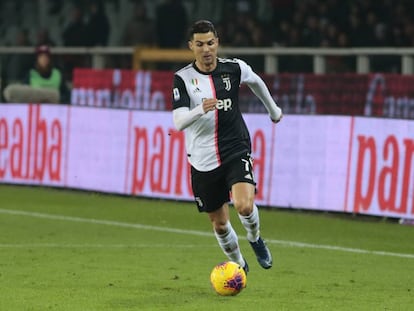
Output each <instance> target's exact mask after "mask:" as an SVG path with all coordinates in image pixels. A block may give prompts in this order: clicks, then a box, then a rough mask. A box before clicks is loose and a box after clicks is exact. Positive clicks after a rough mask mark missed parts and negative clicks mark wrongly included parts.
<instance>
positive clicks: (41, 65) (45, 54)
mask: <svg viewBox="0 0 414 311" xmlns="http://www.w3.org/2000/svg"><path fill="white" fill-rule="evenodd" d="M25 82H26V83H27V85H29V86H31V87H32V88H35V89H49V90H55V91H57V92H58V94H59V98H60V102H63V103H67V102H68V97H69V91H68V89H67V86H66V83H65V80H64V77H63V75H62V72H61V71H60V69H58V68H57V67H55V66H54V64H53V60H52V55H51V53H50V49H49V47H48V46H47V45H40V46H38V47H37V48H36V60H35V64H34V66H33V68H32V69H30V70H29V73H28V75H27V77H26V81H25Z"/></svg>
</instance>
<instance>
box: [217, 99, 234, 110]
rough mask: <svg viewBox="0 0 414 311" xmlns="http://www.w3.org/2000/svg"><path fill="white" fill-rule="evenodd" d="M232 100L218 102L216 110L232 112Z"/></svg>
mask: <svg viewBox="0 0 414 311" xmlns="http://www.w3.org/2000/svg"><path fill="white" fill-rule="evenodd" d="M231 104H232V102H231V98H225V99H219V100H217V104H216V108H217V109H223V110H224V111H227V110H231Z"/></svg>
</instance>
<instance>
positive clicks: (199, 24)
mask: <svg viewBox="0 0 414 311" xmlns="http://www.w3.org/2000/svg"><path fill="white" fill-rule="evenodd" d="M210 31H211V32H212V33H213V34H214V36H215V37H217V30H216V28H215V27H214V25H213V23H212V22H210V21H208V20H205V19H202V20H199V21H196V22H195V23H194V24H193V25H192V26H191V27H190V29H189V30H188V35H187V37H188V40H192V39H193V36H194V34H195V33H207V32H210Z"/></svg>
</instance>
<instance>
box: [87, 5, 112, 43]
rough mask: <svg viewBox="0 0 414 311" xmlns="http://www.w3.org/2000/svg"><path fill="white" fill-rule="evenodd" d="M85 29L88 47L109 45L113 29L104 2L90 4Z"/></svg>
mask: <svg viewBox="0 0 414 311" xmlns="http://www.w3.org/2000/svg"><path fill="white" fill-rule="evenodd" d="M85 27H86V36H87V40H86V45H87V46H106V45H108V39H109V33H110V31H111V27H110V25H109V19H108V16H107V15H106V12H105V8H104V5H103V2H102V0H93V1H91V2H90V3H89V15H88V16H87V22H86V25H85Z"/></svg>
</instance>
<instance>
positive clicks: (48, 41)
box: [36, 28, 56, 46]
mask: <svg viewBox="0 0 414 311" xmlns="http://www.w3.org/2000/svg"><path fill="white" fill-rule="evenodd" d="M39 45H47V46H55V45H56V44H55V42H54V41H53V40H52V38H50V35H49V30H48V29H47V28H43V29H40V30H39V31H38V32H37V41H36V46H39Z"/></svg>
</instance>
